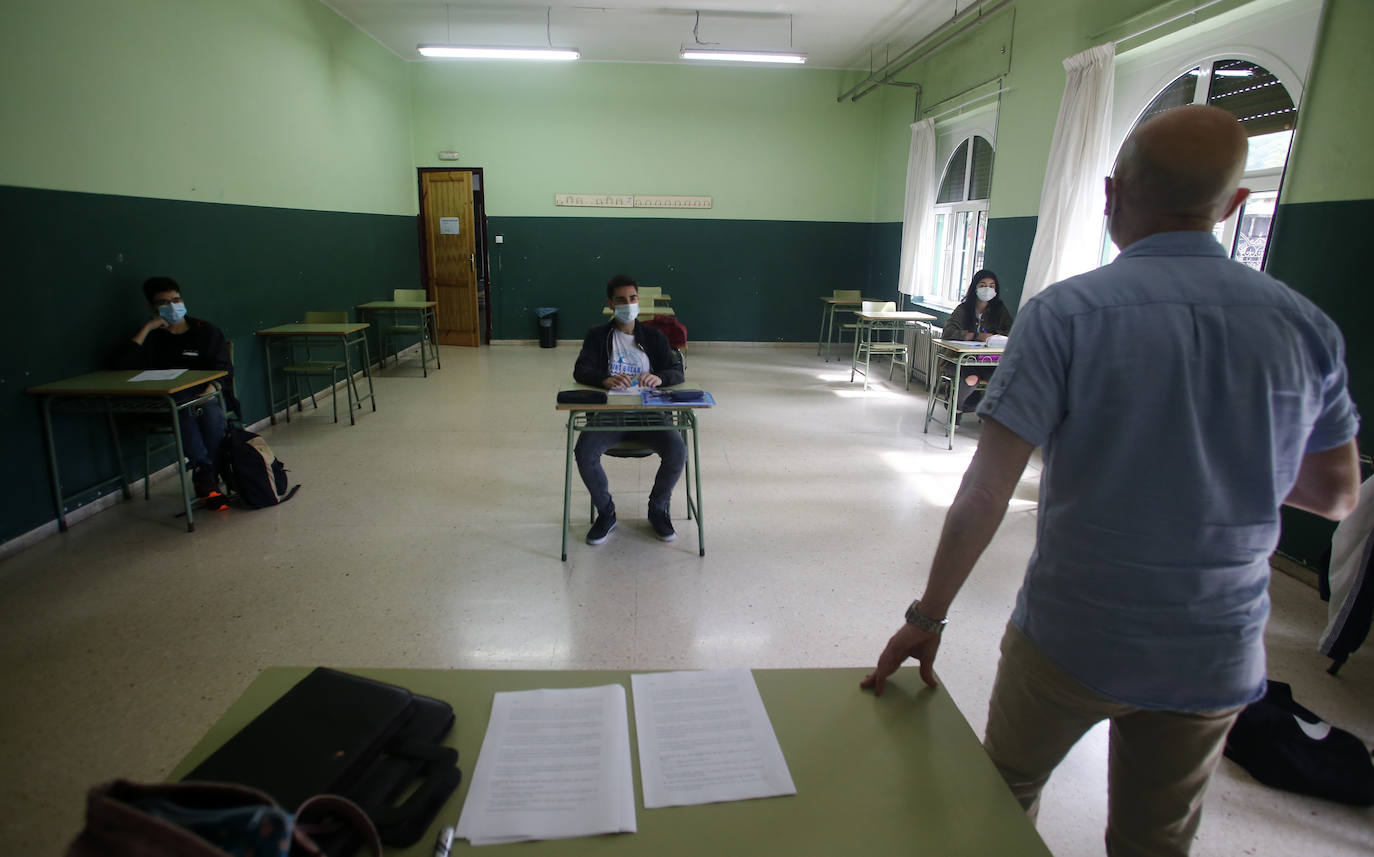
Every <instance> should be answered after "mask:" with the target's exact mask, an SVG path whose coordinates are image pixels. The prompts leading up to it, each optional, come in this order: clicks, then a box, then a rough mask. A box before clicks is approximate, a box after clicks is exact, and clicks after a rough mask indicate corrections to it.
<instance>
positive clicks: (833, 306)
mask: <svg viewBox="0 0 1374 857" xmlns="http://www.w3.org/2000/svg"><path fill="white" fill-rule="evenodd" d="M876 300H878V298H854V299H852V300H851V299H850V298H837V297H833V296H831V295H821V332H820V335H819V336H818V337H816V355H817V356H820V353H821V343H825V362H827V363H829V362H830V343H831V341H832V339H833V337H834V332H835V310H837V309H857V308H858V307H861V306H863V303H864V301H876Z"/></svg>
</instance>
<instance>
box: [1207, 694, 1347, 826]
mask: <svg viewBox="0 0 1374 857" xmlns="http://www.w3.org/2000/svg"><path fill="white" fill-rule="evenodd" d="M1225 752H1226V758H1228V759H1230V760H1231V761H1233V762H1235V763H1236V764H1238V765H1240V766H1241V767H1242V768H1244V769H1245V770H1247V771H1249V772H1250V775H1251V776H1253V777H1254V778H1255V779H1257V780H1259V781H1260V782H1261V783H1264V784H1265V785H1266V786H1272V787H1273V788H1276V789H1284V790H1286V791H1290V792H1297V793H1298V794H1305V795H1312V796H1313V797H1320V798H1326V799H1327V800H1334V801H1339V802H1341V803H1348V804H1352V805H1354V806H1374V763H1371V761H1370V758H1369V750H1368V748H1366V747H1365V746H1364V744H1363V743H1362V742H1361V741H1360V739H1359V738H1357V737H1355V736H1354V735H1352V734H1350V733H1349V732H1347V731H1345V730H1344V729H1337V728H1336V727H1334V726H1331V725H1329V724H1327V723H1324V722H1322V719H1321V718H1320V717H1318V716H1317V715H1315V714H1313V713H1312V712H1310V711H1308V710H1307V709H1306V708H1303V707H1302V706H1301V705H1299V704H1298V703H1297V702H1295V701H1294V700H1293V689H1292V688H1291V687H1290V686H1289V685H1287V684H1284V683H1283V682H1281V681H1271V682H1269V689H1268V692H1267V693H1265V695H1264V698H1263V699H1261V700H1260V701H1258V702H1252V703H1250V704H1249V705H1247V706H1246V707H1245V710H1244V711H1242V712H1241V713H1240V716H1239V717H1237V718H1236V722H1235V725H1234V726H1232V727H1231V733H1230V734H1229V735H1227V736H1226V751H1225Z"/></svg>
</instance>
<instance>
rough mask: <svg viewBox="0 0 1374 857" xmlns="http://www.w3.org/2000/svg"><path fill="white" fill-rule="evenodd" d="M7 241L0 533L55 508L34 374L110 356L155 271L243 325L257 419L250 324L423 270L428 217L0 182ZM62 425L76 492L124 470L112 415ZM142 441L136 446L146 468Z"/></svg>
mask: <svg viewBox="0 0 1374 857" xmlns="http://www.w3.org/2000/svg"><path fill="white" fill-rule="evenodd" d="M0 250H3V252H2V253H0V259H3V265H4V266H5V267H4V274H3V281H4V289H5V304H6V307H5V319H4V321H3V322H0V324H3V336H0V342H3V349H4V351H3V358H4V359H3V362H2V363H0V425H2V426H3V428H2V429H0V433H2V434H0V437H3V439H4V448H5V450H6V458H7V459H8V460H9V461H10V462H11V465H12V468H13V469H12V470H11V477H10V478H11V480H12V481H11V483H10V485H11V486H12V487H11V490H9V491H6V492H5V502H4V507H3V516H0V541H4V540H7V539H10V538H14V537H15V536H18V535H21V534H23V533H25V532H27V531H28V530H30V529H33V528H34V527H37V526H41V525H42V524H44V523H46V522H48V521H51V520H52V519H53V518H54V517H55V510H54V507H53V502H52V490H51V486H50V480H49V475H48V467H47V457H46V452H45V451H44V446H43V435H42V426H41V422H40V419H39V412H38V407H37V404H36V402H35V400H34V399H33V398H32V397H30V396H27V395H25V394H24V389H25V388H26V387H30V386H33V385H35V384H41V383H45V382H48V381H54V380H58V379H61V378H66V377H70V376H73V375H79V374H82V373H85V372H90V371H94V370H97V369H104V368H110V359H111V355H112V354H113V352H114V350H115V348H116V346H117V345H118V343H119V342H120V340H121V339H123V338H127V337H128V336H130V335H132V334H133V333H134V331H135V330H137V328H138V327H139V325H140V324H142V323H143V322H144V321H145V320H146V319H147V305H146V304H145V302H144V300H143V295H142V292H141V290H140V285H141V284H142V282H143V280H144V279H146V278H147V277H150V276H155V275H165V276H170V277H172V278H173V279H175V280H177V281H178V282H179V283H180V284H181V286H182V289H183V294H184V296H185V299H186V305H187V308H188V310H189V312H190V314H191V315H193V316H198V317H201V318H205V319H208V320H210V321H212V322H214V323H215V324H217V325H219V327H220V328H221V329H223V330H224V332H225V334H226V335H227V336H228V337H229V338H230V339H232V340H234V342H235V359H236V363H237V370H238V371H237V376H238V394H239V398H240V399H241V400H242V402H243V409H244V417H245V419H246V420H247V421H250V422H251V421H254V420H257V419H260V418H261V417H263V416H266V415H267V392H266V383H265V380H264V377H263V360H262V349H261V348H260V346H259V345H258V343H257V342H255V341H254V340H255V337H254V331H256V330H259V329H261V328H263V327H269V326H271V325H274V324H281V323H285V322H290V321H299V320H300V319H301V318H302V314H303V313H304V312H305V311H306V310H308V309H310V310H343V309H350V308H351V307H353V306H355V305H356V304H358V303H362V302H364V301H368V300H377V299H380V298H384V297H389V296H390V294H391V290H392V289H393V288H415V287H416V286H417V284H418V283H419V282H420V271H419V247H418V243H417V232H416V221H415V218H413V217H403V216H387V215H372V214H348V213H341V212H327V211H305V210H298V209H282V208H260V207H255V206H242V205H217V204H211V203H198V202H181V201H175V200H160V199H144V198H137V197H121V196H105V195H98V194H83V193H68V192H60V191H47V190H35V189H30V188H17V187H8V186H0ZM58 431H59V434H60V437H59V440H60V442H61V444H62V453H63V457H62V463H63V476H64V483H66V485H67V488H68V491H71V490H73V489H75V488H81V487H84V486H86V485H90V484H93V483H95V482H97V481H99V480H101V479H104V478H107V477H109V476H111V475H114V474H116V473H118V469H117V466H116V460H115V459H114V458H113V456H112V455H111V454H110V452H109V436H108V433H107V432H106V431H105V430H104V426H103V424H102V423H101V422H100V421H98V420H92V419H87V418H79V417H62V418H60V419H59V421H58ZM130 440H131V441H132V438H130ZM141 456H142V452H141V447H138V446H136V445H134V444H132V443H131V444H129V445H127V447H126V457H127V458H128V460H130V461H131V462H135V467H134V473H133V475H134V476H139V475H141V471H142V457H141Z"/></svg>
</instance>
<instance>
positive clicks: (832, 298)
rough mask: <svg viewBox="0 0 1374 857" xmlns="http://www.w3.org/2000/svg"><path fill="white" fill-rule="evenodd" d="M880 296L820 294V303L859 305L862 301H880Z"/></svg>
mask: <svg viewBox="0 0 1374 857" xmlns="http://www.w3.org/2000/svg"><path fill="white" fill-rule="evenodd" d="M880 300H882V298H837V297H835V296H833V295H821V303H827V304H834V305H835V306H847V305H849V304H853V305H854V306H859V305H860V304H862V303H863V302H864V301H880Z"/></svg>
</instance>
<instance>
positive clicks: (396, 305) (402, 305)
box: [356, 301, 439, 309]
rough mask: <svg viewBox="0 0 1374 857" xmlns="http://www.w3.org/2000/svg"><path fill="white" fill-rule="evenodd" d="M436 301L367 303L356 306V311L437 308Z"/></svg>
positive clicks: (437, 303)
mask: <svg viewBox="0 0 1374 857" xmlns="http://www.w3.org/2000/svg"><path fill="white" fill-rule="evenodd" d="M438 305H439V302H438V301H368V302H367V303H365V304H358V306H357V307H356V308H357V309H426V308H428V307H432V306H438Z"/></svg>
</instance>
